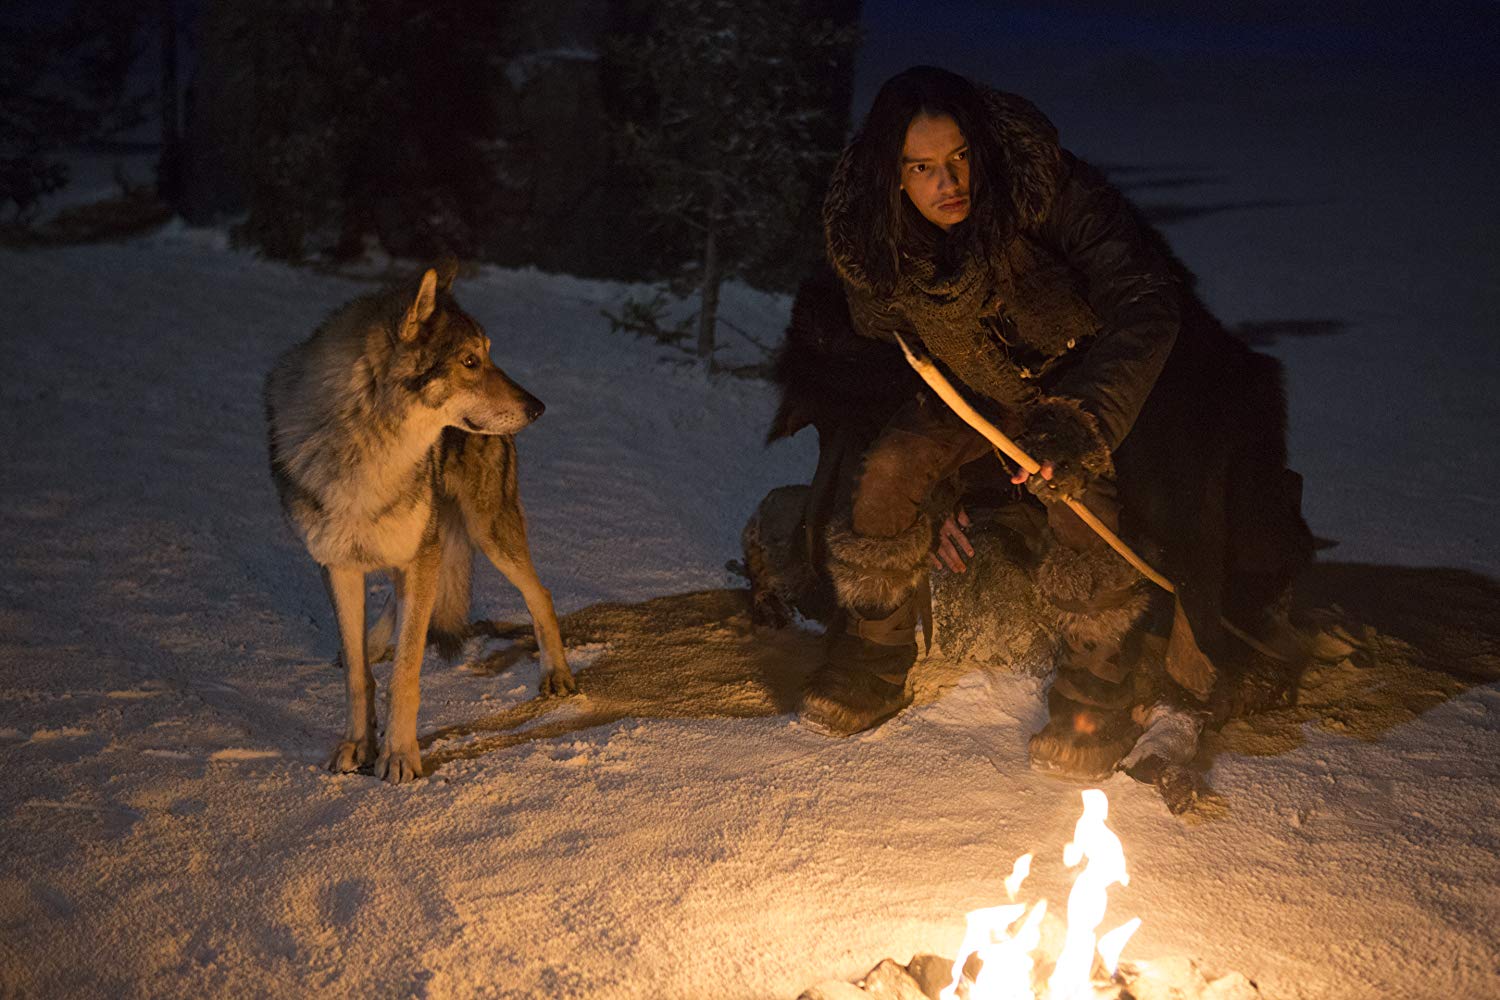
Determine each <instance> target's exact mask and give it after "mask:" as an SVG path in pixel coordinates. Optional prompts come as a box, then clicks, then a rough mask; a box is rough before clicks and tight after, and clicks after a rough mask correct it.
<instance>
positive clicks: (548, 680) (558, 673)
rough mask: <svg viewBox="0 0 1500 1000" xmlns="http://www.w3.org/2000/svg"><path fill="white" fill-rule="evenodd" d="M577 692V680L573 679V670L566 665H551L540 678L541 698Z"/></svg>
mask: <svg viewBox="0 0 1500 1000" xmlns="http://www.w3.org/2000/svg"><path fill="white" fill-rule="evenodd" d="M577 693H578V682H577V681H575V680H574V679H573V671H571V670H569V669H568V668H567V667H566V666H562V667H553V668H552V669H551V670H549V671H547V674H546V676H544V677H543V678H542V697H543V698H550V697H552V696H554V695H567V694H577Z"/></svg>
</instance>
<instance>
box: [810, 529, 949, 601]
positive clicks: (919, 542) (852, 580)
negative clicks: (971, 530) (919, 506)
mask: <svg viewBox="0 0 1500 1000" xmlns="http://www.w3.org/2000/svg"><path fill="white" fill-rule="evenodd" d="M827 539H828V576H829V579H830V580H831V581H832V582H833V589H834V594H835V595H836V596H837V598H838V602H839V605H840V606H841V607H845V608H849V609H850V610H852V611H855V612H858V613H859V614H860V615H861V616H863V617H865V618H884V617H886V616H887V615H889V614H890V613H891V612H892V611H894V610H895V609H896V608H897V607H899V606H900V605H901V604H902V602H904V601H905V600H906V599H907V598H908V597H910V596H911V594H912V592H913V591H914V590H915V589H916V587H917V584H919V583H920V582H921V581H922V577H923V576H925V575H926V573H927V553H928V552H929V551H931V549H932V521H931V520H930V519H929V518H927V517H926V516H923V517H919V518H917V523H916V524H914V525H912V526H911V527H910V528H908V529H906V530H905V531H903V532H901V533H900V534H899V535H892V536H890V537H880V536H876V535H860V534H856V533H855V532H854V530H853V529H852V528H850V526H849V523H848V521H843V522H841V523H837V524H835V525H830V526H829V529H828V536H827Z"/></svg>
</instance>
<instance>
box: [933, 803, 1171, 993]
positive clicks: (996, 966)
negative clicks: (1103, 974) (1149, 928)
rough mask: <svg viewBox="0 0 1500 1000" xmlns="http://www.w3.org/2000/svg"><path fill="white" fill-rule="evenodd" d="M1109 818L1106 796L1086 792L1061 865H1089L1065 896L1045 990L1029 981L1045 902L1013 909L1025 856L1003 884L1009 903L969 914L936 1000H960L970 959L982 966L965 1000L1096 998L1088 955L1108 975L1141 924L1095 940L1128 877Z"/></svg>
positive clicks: (1027, 864) (1136, 921)
mask: <svg viewBox="0 0 1500 1000" xmlns="http://www.w3.org/2000/svg"><path fill="white" fill-rule="evenodd" d="M1108 818H1109V800H1108V799H1107V798H1106V797H1105V795H1104V793H1103V792H1101V791H1099V790H1098V789H1097V788H1091V789H1089V790H1088V791H1086V792H1084V793H1083V815H1082V816H1081V817H1079V820H1078V823H1077V825H1076V826H1075V827H1074V829H1073V839H1072V841H1070V842H1069V843H1068V844H1067V845H1065V846H1064V847H1063V863H1064V864H1065V865H1067V866H1068V867H1069V868H1075V867H1077V866H1078V865H1079V864H1080V863H1082V862H1084V861H1087V862H1088V863H1087V864H1086V865H1084V868H1083V871H1081V872H1079V874H1078V877H1077V878H1076V879H1074V881H1073V889H1072V891H1071V892H1070V893H1069V894H1068V925H1067V933H1066V935H1065V936H1064V938H1063V947H1062V951H1061V952H1059V953H1058V955H1057V959H1056V961H1055V962H1054V963H1053V970H1052V975H1051V977H1050V978H1049V979H1048V980H1047V983H1046V986H1045V989H1044V990H1042V991H1038V990H1037V989H1036V988H1035V986H1034V985H1033V982H1032V979H1033V976H1034V975H1035V973H1036V967H1037V964H1038V962H1037V956H1036V955H1034V952H1036V951H1037V949H1038V947H1039V945H1040V944H1041V939H1042V920H1043V919H1044V918H1045V917H1046V915H1047V901H1046V900H1045V899H1043V900H1038V901H1037V902H1036V903H1034V904H1032V905H1031V906H1030V907H1029V908H1028V907H1027V906H1026V904H1024V903H1016V902H1014V900H1015V898H1016V893H1017V892H1018V891H1019V890H1020V888H1021V883H1022V882H1023V881H1025V879H1026V877H1027V875H1029V874H1030V872H1031V859H1032V856H1031V855H1030V854H1023V855H1021V857H1019V858H1017V859H1016V862H1015V865H1014V866H1013V867H1012V869H1011V873H1010V877H1009V878H1007V879H1006V880H1005V891H1006V894H1007V895H1008V896H1009V897H1010V899H1011V900H1012V902H1011V903H1010V904H1009V905H1006V906H992V907H988V908H985V909H980V910H975V911H973V912H972V913H970V914H969V915H968V920H967V924H966V926H965V929H964V940H963V944H962V946H961V947H960V948H959V952H958V960H957V961H955V962H954V963H953V981H952V983H951V984H950V985H949V986H948V988H947V989H945V990H943V992H942V994H941V996H942V1000H960V998H959V984H960V983H961V982H963V981H964V967H965V966H966V965H968V963H969V960H970V959H971V958H973V957H975V956H978V957H979V959H980V961H981V962H982V963H983V967H982V968H981V969H980V971H979V974H978V976H977V977H976V978H975V979H974V981H973V983H972V985H971V986H970V988H969V990H968V1000H1091V998H1092V997H1094V996H1095V993H1094V988H1093V977H1092V971H1093V964H1094V952H1095V951H1096V950H1097V951H1098V953H1099V956H1100V958H1101V959H1102V961H1103V964H1104V967H1105V969H1106V970H1108V972H1109V974H1110V975H1111V976H1112V975H1114V971H1115V968H1116V966H1117V965H1118V964H1119V961H1120V952H1121V950H1122V949H1124V947H1125V942H1126V941H1128V940H1129V938H1130V936H1131V935H1132V934H1134V933H1135V931H1136V928H1138V927H1140V925H1141V921H1140V918H1139V917H1136V918H1133V919H1131V920H1129V921H1127V922H1126V923H1124V924H1122V925H1121V926H1119V927H1117V928H1115V929H1114V930H1112V931H1110V932H1109V933H1108V934H1105V935H1104V936H1103V937H1101V938H1098V939H1096V938H1095V936H1094V932H1095V931H1097V930H1098V928H1099V925H1100V924H1101V923H1103V922H1104V911H1105V908H1106V906H1107V905H1108V891H1109V887H1110V886H1112V885H1116V884H1119V885H1129V884H1130V875H1129V873H1128V872H1126V870H1125V849H1124V847H1123V846H1122V845H1121V843H1120V838H1119V837H1117V836H1115V834H1114V831H1112V830H1110V828H1109V827H1107V826H1105V824H1104V821H1105V820H1106V819H1108ZM1023 917H1024V919H1023ZM1017 925H1019V926H1017ZM1013 927H1014V928H1015V931H1014V933H1012V930H1011V928H1013Z"/></svg>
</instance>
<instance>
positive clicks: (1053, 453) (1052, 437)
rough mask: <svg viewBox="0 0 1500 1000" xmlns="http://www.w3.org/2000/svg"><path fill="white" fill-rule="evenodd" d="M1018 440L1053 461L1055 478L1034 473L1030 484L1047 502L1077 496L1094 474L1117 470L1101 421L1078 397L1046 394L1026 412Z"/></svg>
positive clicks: (1037, 456) (1037, 455)
mask: <svg viewBox="0 0 1500 1000" xmlns="http://www.w3.org/2000/svg"><path fill="white" fill-rule="evenodd" d="M1017 443H1018V444H1019V445H1020V446H1021V447H1022V448H1023V449H1024V450H1025V451H1026V453H1027V454H1029V455H1030V456H1031V457H1032V458H1034V459H1036V460H1037V461H1038V462H1051V463H1052V466H1053V473H1052V478H1051V479H1050V480H1047V479H1043V478H1042V477H1041V476H1032V477H1031V478H1029V479H1027V480H1026V486H1027V488H1028V489H1029V490H1031V492H1032V493H1033V494H1034V495H1036V496H1037V497H1038V498H1040V499H1041V500H1043V501H1044V502H1046V503H1061V502H1062V501H1063V500H1066V499H1069V498H1072V499H1077V498H1078V497H1081V496H1082V495H1083V492H1084V490H1086V489H1087V488H1088V484H1089V480H1090V479H1092V478H1093V477H1094V476H1109V475H1113V474H1114V471H1115V465H1114V461H1113V460H1112V459H1111V458H1110V455H1109V445H1107V444H1105V442H1104V436H1103V434H1101V433H1100V431H1099V422H1098V421H1097V420H1095V419H1094V415H1093V414H1091V413H1089V412H1088V411H1087V410H1085V409H1084V408H1083V406H1082V405H1080V404H1079V402H1078V401H1077V400H1074V399H1068V398H1066V397H1063V396H1043V397H1042V398H1041V399H1040V400H1038V401H1037V403H1036V404H1035V405H1034V406H1032V407H1031V409H1030V410H1028V411H1027V413H1026V429H1025V430H1024V431H1022V432H1021V436H1020V438H1019V439H1018V440H1017Z"/></svg>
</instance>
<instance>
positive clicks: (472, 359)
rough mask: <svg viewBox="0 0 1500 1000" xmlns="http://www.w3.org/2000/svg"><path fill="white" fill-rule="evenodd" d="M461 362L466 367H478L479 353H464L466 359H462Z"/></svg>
mask: <svg viewBox="0 0 1500 1000" xmlns="http://www.w3.org/2000/svg"><path fill="white" fill-rule="evenodd" d="M459 364H461V365H463V366H464V367H465V368H478V367H479V355H477V354H465V355H464V359H463V360H462V361H460V362H459Z"/></svg>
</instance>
